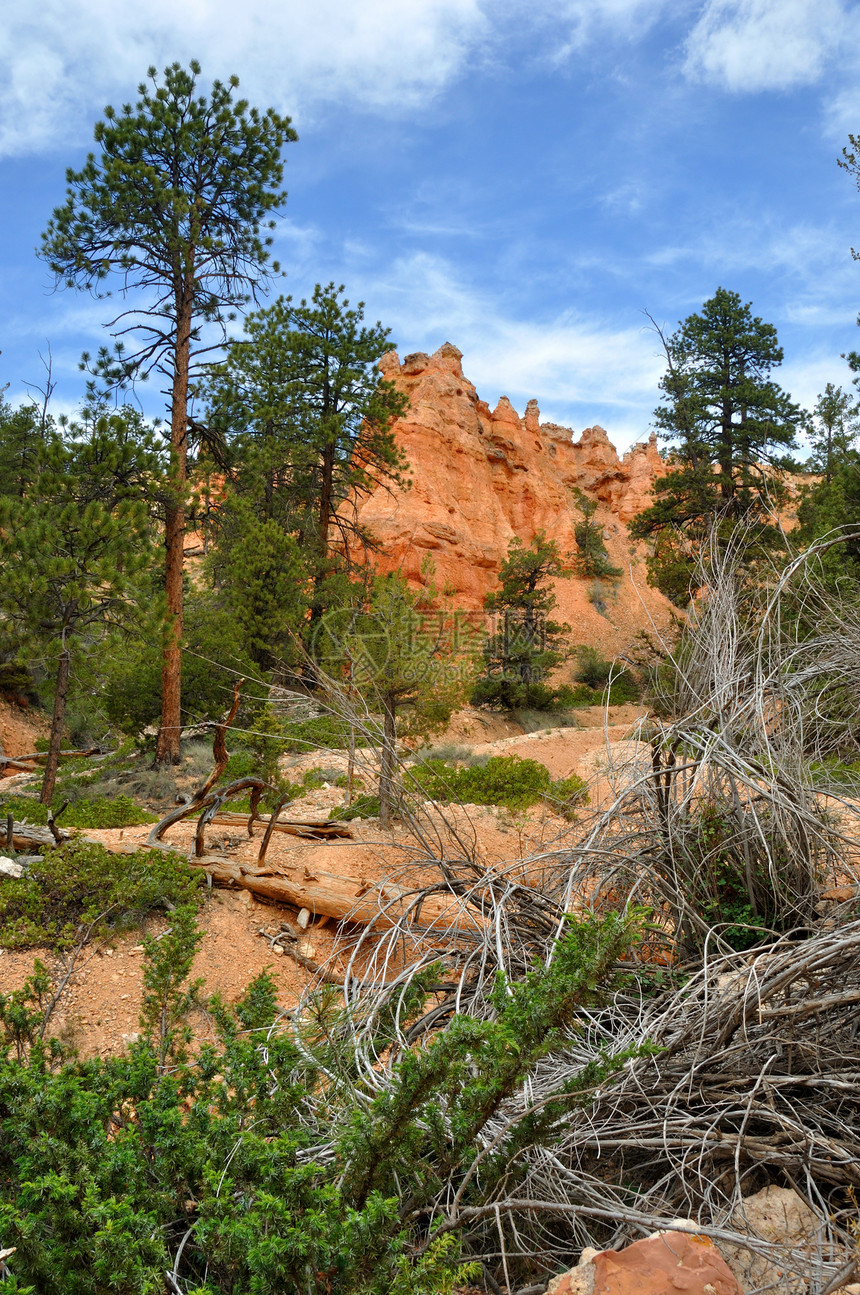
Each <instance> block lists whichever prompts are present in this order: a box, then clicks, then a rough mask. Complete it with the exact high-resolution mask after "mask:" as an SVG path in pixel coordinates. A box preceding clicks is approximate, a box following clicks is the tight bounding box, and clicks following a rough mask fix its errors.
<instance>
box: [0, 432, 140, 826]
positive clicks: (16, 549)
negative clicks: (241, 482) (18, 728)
mask: <svg viewBox="0 0 860 1295" xmlns="http://www.w3.org/2000/svg"><path fill="white" fill-rule="evenodd" d="M72 430H73V431H75V430H78V431H80V430H81V429H75V428H73V429H72ZM157 471H158V459H157V456H156V455H155V454H154V452H153V451H152V447H151V445H149V444H147V443H146V442H145V441H144V442H143V443H141V442H140V441H138V440H136V439H135V438H133V437H131V436H129V435H128V428H127V425H126V423H125V420H124V419H123V417H122V415H120V414H113V415H103V416H101V417H99V418H97V419H96V420H95V423H94V424H93V425H92V427H91V428H90V429H89V431H88V432H87V434H86V435H85V436H84V437H83V438H82V439H79V440H68V441H65V442H64V441H59V440H58V441H55V442H54V443H52V444H51V445H49V446H48V447H47V448H46V449H45V451H44V453H43V455H42V457H41V460H40V463H39V469H38V472H37V473H36V475H35V478H34V481H33V483H32V486H31V487H30V488H29V489H28V490H27V491H26V493H25V494H24V495H23V496H21V497H8V496H7V497H6V498H4V499H0V612H2V618H3V631H4V634H5V635H6V636H7V637H10V638H13V640H14V643H15V646H16V648H17V649H18V652H19V653H27V654H28V655H33V656H40V657H46V658H48V659H49V660H53V661H54V662H55V669H56V676H55V684H54V705H53V715H52V719H51V736H50V744H49V750H48V757H47V763H46V767H45V776H44V780H43V784H42V793H41V799H42V802H43V803H44V804H46V805H49V804H50V803H51V799H52V797H53V793H54V784H55V780H56V774H57V766H58V763H59V754H60V747H61V743H62V735H63V724H64V721H65V714H66V699H67V694H68V689H69V680H70V674H71V668H72V660H73V653H74V651H75V650H76V649H79V648H80V649H81V650H83V649H84V648H85V647H88V648H89V649H93V648H94V646H95V645H96V644H97V643H98V641H99V636H100V634H102V633H104V632H105V631H106V630H108V629H110V628H117V627H120V626H123V625H126V624H129V623H130V622H132V621H135V620H137V619H139V617H140V615H141V604H142V602H143V599H142V596H141V581H142V580H143V579H144V578H145V575H146V573H147V571H148V569H149V567H150V565H151V562H152V548H151V543H150V519H149V514H148V509H147V503H146V494H147V491H148V490H149V489H150V487H151V485H152V482H153V479H154V478H155V477H156V475H157Z"/></svg>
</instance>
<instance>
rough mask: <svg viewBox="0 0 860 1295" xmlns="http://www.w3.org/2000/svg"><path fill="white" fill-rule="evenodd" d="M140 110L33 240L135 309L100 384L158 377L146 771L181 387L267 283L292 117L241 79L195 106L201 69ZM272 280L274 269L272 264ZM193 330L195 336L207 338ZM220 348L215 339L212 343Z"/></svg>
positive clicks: (77, 177) (118, 122)
mask: <svg viewBox="0 0 860 1295" xmlns="http://www.w3.org/2000/svg"><path fill="white" fill-rule="evenodd" d="M148 75H149V79H150V81H151V82H152V85H151V87H150V86H149V85H147V84H146V83H142V84H141V85H139V86H138V93H139V95H140V99H139V100H138V102H137V103H136V104H135V105H134V107H132V106H131V105H130V104H126V105H124V107H123V108H122V109H121V111H119V112H117V111H116V110H115V109H114V108H111V107H109V108H106V109H105V117H104V120H103V121H100V122H98V123H97V125H96V128H95V141H96V144H97V145H98V149H99V151H98V154H94V153H91V154H90V155H89V156H88V158H87V161H86V163H85V164H84V166H83V168H82V169H81V170H80V171H77V172H76V171H71V170H70V171H68V172H67V181H68V186H69V187H68V196H67V199H66V202H65V203H64V205H63V206H61V207H58V208H57V209H56V210H55V211H54V214H53V216H52V218H51V220H50V222H49V224H48V227H47V230H46V232H45V234H44V235H43V240H42V256H43V257H44V259H45V260H46V261H47V263H48V265H49V266H50V268H51V269H52V270H53V271H54V273H55V274H56V276H57V280H58V282H60V283H63V284H65V285H66V286H68V287H77V288H85V289H87V290H90V291H97V292H101V291H103V289H104V285H105V281H106V280H107V279H108V277H109V276H110V275H114V276H116V277H117V278H118V279H119V283H120V290H121V292H122V294H123V296H124V295H125V294H126V293H127V292H128V291H130V290H131V291H137V292H138V293H140V295H141V298H142V304H141V305H139V306H137V307H134V308H132V309H130V310H124V311H122V312H121V314H119V315H118V316H117V318H116V319H115V320H114V321H113V325H112V326H113V327H114V328H115V335H119V336H120V337H125V336H128V335H130V334H131V335H135V334H136V335H137V337H138V340H139V348H138V349H137V350H136V351H134V352H132V353H129V354H126V353H125V351H124V349H123V347H122V343H121V342H120V343H119V345H118V347H117V350H116V352H115V354H114V355H113V356H111V355H110V354H109V353H108V351H107V350H104V351H103V352H102V353H101V355H100V357H99V360H98V362H97V368H98V370H99V371H100V372H101V373H102V375H103V376H105V377H106V378H107V379H108V380H109V381H114V382H119V383H121V382H123V381H128V380H130V379H131V378H132V377H133V376H139V377H140V376H144V377H145V376H147V375H148V374H149V373H151V372H153V371H155V372H157V373H158V374H159V375H162V376H163V377H164V378H165V379H166V381H167V383H168V390H169V412H170V466H171V489H170V494H169V498H168V502H167V507H166V516H165V535H164V540H165V591H166V596H167V604H168V610H169V615H170V617H171V627H170V633H169V635H168V636H167V638H166V641H165V647H164V652H163V659H162V687H161V696H162V710H161V726H160V730H159V734H158V742H157V746H156V763H160V764H176V763H178V761H179V734H180V726H181V719H180V702H181V697H180V692H181V683H180V679H181V651H182V649H181V644H182V575H183V552H184V539H185V528H186V506H187V501H186V477H187V453H188V440H189V434H190V432H191V430H192V429H191V425H190V422H189V417H188V398H189V382H190V380H191V378H192V377H193V374H194V372H195V365H196V364H199V363H200V362H205V358H206V357H207V356H208V355H209V354H210V353H211V351H212V349H213V341H212V336H213V335H212V327H211V326H212V325H214V326H215V327H216V329H217V328H220V329H221V335H222V337H223V328H224V324H225V322H226V320H227V319H228V318H230V317H231V312H232V311H233V310H234V309H235V308H236V307H237V306H241V305H244V304H245V303H246V302H247V301H248V300H249V298H250V297H253V296H254V294H255V293H256V291H257V288H258V287H259V285H260V283H261V282H262V281H263V280H264V278H265V276H266V274H267V273H268V269H269V267H268V266H267V262H268V258H269V252H268V245H269V244H270V243H271V237H269V236H268V235H266V234H265V233H264V225H265V227H266V228H270V227H271V224H270V223H269V224H266V221H267V218H268V217H269V215H270V213H271V212H273V211H275V210H276V209H277V208H278V207H279V206H281V205H282V204H283V202H284V200H285V197H286V195H285V194H284V193H283V192H282V190H281V188H280V186H281V182H282V179H283V163H282V160H281V151H282V148H283V146H284V144H285V143H287V142H288V141H291V140H294V139H296V134H295V132H294V131H293V129H292V128H291V126H290V122H289V118H287V117H281V116H279V115H278V114H277V113H276V112H275V111H274V110H273V109H268V110H267V111H266V112H265V113H260V112H259V111H258V110H257V109H256V108H249V107H248V104H247V102H246V101H245V100H244V99H239V100H234V98H233V92H234V90H235V89H236V87H237V86H238V84H239V82H238V78H236V77H231V78H230V82H229V84H228V85H224V84H222V83H221V82H220V81H214V82H213V84H212V88H211V91H210V93H209V95H208V96H206V95H198V94H197V78H198V77H199V75H200V65H199V64H198V63H196V62H193V61H192V62H191V63H190V65H189V70H187V71H186V70H185V69H184V68H182V67H181V66H180V65H179V64H178V63H174V64H172V65H171V66H170V67H168V68H166V69H165V72H164V80H163V83H162V84H159V82H158V79H157V77H156V70H155V68H150V69H149V73H148ZM271 269H273V270H276V269H277V264H273V265H272V266H271ZM204 326H206V327H205V331H204ZM216 337H217V332H216Z"/></svg>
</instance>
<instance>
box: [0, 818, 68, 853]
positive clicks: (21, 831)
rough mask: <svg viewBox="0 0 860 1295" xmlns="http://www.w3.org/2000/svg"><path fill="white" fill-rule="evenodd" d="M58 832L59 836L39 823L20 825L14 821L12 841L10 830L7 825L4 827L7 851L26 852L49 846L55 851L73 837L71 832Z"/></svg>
mask: <svg viewBox="0 0 860 1295" xmlns="http://www.w3.org/2000/svg"><path fill="white" fill-rule="evenodd" d="M56 830H57V836H55V835H54V834H53V833H52V832H51V829H50V828H49V827H42V826H41V825H40V824H38V823H19V822H17V821H14V820H13V822H12V840H11V841H10V840H9V831H8V828H7V827H6V826H5V825H4V827H3V836H4V837H5V842H4V844H5V846H6V848H7V849H8V848H11V849H13V850H26V849H28V848H29V847H30V846H34V845H36V846H39V845H42V846H44V845H47V846H50V847H51V848H52V849H53V848H54V846H56V845H59V844H61V843H62V842H63V841H68V840H69V839H70V837H71V833H69V832H60V831H59V829H56ZM58 838H59V839H58Z"/></svg>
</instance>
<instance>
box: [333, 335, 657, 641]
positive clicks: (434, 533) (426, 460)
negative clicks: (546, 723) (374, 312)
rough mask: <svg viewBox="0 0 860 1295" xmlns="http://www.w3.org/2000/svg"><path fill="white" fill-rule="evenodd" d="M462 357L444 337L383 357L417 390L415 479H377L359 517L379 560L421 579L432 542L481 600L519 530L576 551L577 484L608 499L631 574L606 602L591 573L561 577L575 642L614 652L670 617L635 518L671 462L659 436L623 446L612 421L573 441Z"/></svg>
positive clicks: (612, 542) (402, 438)
mask: <svg viewBox="0 0 860 1295" xmlns="http://www.w3.org/2000/svg"><path fill="white" fill-rule="evenodd" d="M460 361H461V352H460V351H458V350H457V348H456V347H455V346H452V345H451V344H450V343H449V342H446V343H445V344H444V345H443V346H441V347H440V348H439V350H438V351H436V352H435V354H433V355H431V356H427V355H425V354H423V353H419V354H416V355H409V356H407V357H406V359H405V360H404V361H403V363H402V364H401V363H400V361H399V359H398V356H397V354H396V353H395V352H393V351H392V352H391V353H389V354H388V355H387V356H385V357H384V358H383V360H382V361H381V363H380V368H381V369H382V371H383V373H384V374H385V376H386V377H387V378H389V379H391V380H393V381H394V382H396V384H397V385H398V387H400V388H401V389H402V390H404V391H405V392H407V394H408V395H409V398H410V409H409V412H408V414H407V415H406V417H405V418H403V419H402V420H401V421H400V422H399V423H398V424H397V427H396V436H397V440H398V442H399V444H400V445H401V446H402V448H403V450H404V451H405V453H406V457H407V459H408V461H409V467H410V475H411V478H412V485H411V488H410V489H408V490H403V491H396V492H394V493H390V492H388V491H386V490H384V489H379V490H376V491H375V492H374V493H373V494H372V495H371V496H370V497H369V498H367V499H366V500H364V502H363V505H362V507H361V510H360V520H361V522H362V524H363V525H364V526H365V527H366V528H367V529H368V530H370V531H371V532H372V533H373V534H374V535H375V536H376V537H377V540H378V541H379V544H380V551H379V553H378V554H377V555H376V561H377V565H378V566H379V567H380V568H381V569H382V570H386V571H387V570H392V569H395V568H396V569H400V570H402V571H403V572H404V574H405V575H406V576H407V577H408V578H409V579H410V581H418V580H419V578H420V570H421V564H422V561H423V560H424V559H425V558H426V557H427V555H428V554H429V555H430V557H432V559H433V562H434V564H435V567H436V580H437V583H439V584H442V583H446V584H448V585H451V586H452V587H453V588H454V589H455V590H456V603H457V604H458V605H459V606H461V607H464V608H468V609H475V610H477V609H479V608H481V607H482V605H483V598H484V595H485V594H486V593H487V592H488V590H490V589H493V588H495V587H496V584H497V577H498V572H499V568H500V566H501V564H502V562H503V561H504V559H505V556H506V554H507V550H508V544H509V543H510V540H511V539H512V538H513V536H515V535H518V536H519V537H520V538H521V539H522V540H523V542H524V543H525V544H529V543H530V542H531V541H532V540H533V539H534V536H535V534H536V533H537V532H538V531H541V530H543V531H545V532H546V534H547V535H548V536H549V538H551V539H554V540H555V541H556V542H557V543H558V545H559V548H560V549H561V551H562V553H564V554H565V555H572V554H575V552H576V542H575V538H574V527H575V525H576V523H577V521H578V520H580V514H579V513H578V512H577V510H576V506H575V498H574V494H573V492H574V490H575V489H576V488H579V489H581V490H583V491H584V492H585V493H586V494H588V495H590V496H591V497H592V498H594V499H597V500H598V501H599V505H600V506H599V509H598V512H597V520H598V521H599V522H600V523H601V524H602V525H603V528H604V535H605V539H606V545H607V548H608V550H609V554H610V557H611V559H612V562H613V564H614V565H615V566H618V567H621V568H622V570H623V572H624V574H623V576H622V577H621V578H620V580H619V581H618V582H617V585H616V588H615V590H614V592H613V591H612V590H610V589H608V588H604V589H603V590H602V591H601V592H602V593H603V596H604V598H605V608H604V611H603V612H601V611H600V610H598V608H597V607H596V606H595V605H594V602H593V601H592V599H591V597H590V595H592V596H593V593H594V591H593V590H592V583H593V582H592V581H590V580H586V579H577V578H576V577H574V578H572V579H570V580H560V581H558V582H557V584H556V595H557V597H558V613H557V614H558V618H559V619H560V620H565V621H567V622H568V623H569V624H570V625H571V627H572V630H573V640H574V642H577V643H589V644H593V645H595V646H599V647H600V648H601V649H602V650H604V651H605V652H607V653H614V652H619V651H623V650H624V648H625V646H626V645H627V644H628V643H629V642H630V641H631V639H632V638H633V636H634V634H635V633H636V631H637V630H638V629H639V628H642V627H647V626H648V624H649V618H653V620H655V621H656V622H657V623H658V624H659V625H661V626H662V625H665V624H667V623H668V619H669V604H668V603H667V602H666V600H665V599H664V598H663V597H662V596H661V595H660V594H658V593H657V592H656V591H655V590H653V589H649V588H648V586H647V585H646V584H645V567H644V563H643V562H642V561H641V555H639V554H637V553H636V552H635V551H634V550H633V549H632V548H631V546H630V543H629V541H628V538H627V530H626V525H625V523H626V522H627V521H629V519H630V518H631V517H633V516H634V515H635V513H636V512H638V511H639V510H640V509H641V508H643V507H645V505H646V504H647V502H648V499H649V493H650V489H651V484H652V482H653V480H654V477H655V476H657V475H659V473H660V472H661V471H662V470H663V463H662V460H661V458H660V455H659V453H658V451H657V446H656V440H655V438H654V437H653V436H652V438H651V439H650V440H649V441H647V442H646V443H643V444H639V445H635V446H634V447H633V448H632V449H631V450H629V451H628V452H627V453H626V454H624V455H623V457H621V458H619V456H618V454H617V452H616V450H615V447H614V446H613V445H612V443H611V441H610V440H609V438H608V436H607V434H606V432H605V431H604V430H603V428H602V427H589V428H587V429H586V430H585V431H584V432H583V433H582V435H581V437H580V438H579V440H577V441H574V439H573V432H572V431H571V430H570V429H569V428H566V427H558V426H556V425H554V424H552V423H543V424H542V423H541V422H540V411H539V409H538V406H537V401H535V400H531V401H529V403H528V406H527V408H526V410H525V414H524V416H523V417H522V418H521V417H520V416H519V415H518V414H517V412H516V410H515V409H514V408H513V406H512V405H511V403H510V401H509V400H508V399H507V397H505V396H503V397H502V398H501V400H500V401H499V403H498V405H497V406H496V408H495V409H494V410H491V409H490V408H489V406H488V405H487V404H485V402H484V401H482V400H480V399H479V398H478V394H477V392H476V390H475V388H474V386H473V385H472V383H471V382H469V380H468V379H467V378H465V377H464V376H463V370H462V367H461V363H460ZM356 556H357V555H356Z"/></svg>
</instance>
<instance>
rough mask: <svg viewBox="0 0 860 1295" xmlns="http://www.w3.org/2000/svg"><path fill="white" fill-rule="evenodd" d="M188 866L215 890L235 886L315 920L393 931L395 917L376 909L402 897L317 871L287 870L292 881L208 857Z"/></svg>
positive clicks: (387, 887) (381, 885) (385, 887)
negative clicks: (321, 918)
mask: <svg viewBox="0 0 860 1295" xmlns="http://www.w3.org/2000/svg"><path fill="white" fill-rule="evenodd" d="M189 863H190V864H191V866H192V867H193V868H203V869H205V871H206V872H207V873H208V874H209V876H210V877H211V878H212V881H213V882H214V884H215V885H216V886H226V887H233V886H237V887H240V888H241V889H243V890H249V891H250V892H251V894H252V895H259V896H260V898H261V899H269V900H274V901H276V902H277V903H280V904H290V905H292V907H293V908H298V909H302V908H306V909H307V910H308V912H309V913H311V914H312V915H313V916H315V917H316V916H325V917H333V918H336V919H337V920H338V921H342V920H343V919H344V918H348V919H349V920H350V921H351V922H359V923H361V924H362V925H365V926H373V925H376V924H378V923H382V924H384V925H386V926H390V925H392V924H393V922H394V921H395V920H396V917H395V915H394V914H391V915H390V916H389V915H388V914H387V913H384V912H382V911H381V906H382V905H390V904H391V903H392V901H396V900H398V899H401V898H402V897H404V896H405V895H406V894H407V892H405V891H403V890H401V888H400V887H399V886H395V885H393V884H392V883H391V882H378V883H370V884H369V883H368V882H366V881H361V880H359V881H356V879H355V878H354V877H343V876H340V875H338V874H337V873H334V872H327V871H324V870H323V869H320V868H314V869H313V870H311V869H310V868H308V867H304V866H302V865H301V864H299V865H297V866H296V867H295V868H293V869H291V870H290V871H292V872H293V873H294V875H293V876H288V875H287V871H286V870H284V871H280V870H276V869H274V868H270V867H260V866H259V865H258V864H254V863H240V862H239V860H238V859H229V858H227V857H226V856H224V855H212V854H207V855H204V856H203V858H202V859H189ZM400 907H401V906H400V905H397V908H398V909H400ZM398 915H399V913H398Z"/></svg>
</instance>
